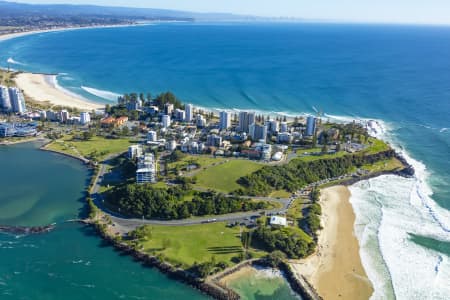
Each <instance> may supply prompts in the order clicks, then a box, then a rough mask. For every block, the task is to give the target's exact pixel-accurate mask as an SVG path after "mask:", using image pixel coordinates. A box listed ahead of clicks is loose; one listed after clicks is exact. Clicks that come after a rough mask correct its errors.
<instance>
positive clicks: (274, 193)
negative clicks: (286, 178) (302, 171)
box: [269, 190, 291, 198]
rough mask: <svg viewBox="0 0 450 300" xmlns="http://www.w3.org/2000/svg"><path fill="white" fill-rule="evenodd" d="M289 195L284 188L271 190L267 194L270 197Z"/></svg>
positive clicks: (286, 196) (287, 196)
mask: <svg viewBox="0 0 450 300" xmlns="http://www.w3.org/2000/svg"><path fill="white" fill-rule="evenodd" d="M290 196H291V193H289V192H288V191H284V190H278V191H273V192H272V193H270V195H269V197H272V198H289V197H290Z"/></svg>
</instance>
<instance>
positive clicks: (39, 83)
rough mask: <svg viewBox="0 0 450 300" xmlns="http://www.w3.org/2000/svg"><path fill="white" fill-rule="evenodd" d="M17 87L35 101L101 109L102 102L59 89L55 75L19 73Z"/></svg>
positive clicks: (85, 109)
mask: <svg viewBox="0 0 450 300" xmlns="http://www.w3.org/2000/svg"><path fill="white" fill-rule="evenodd" d="M15 82H16V85H17V87H19V88H20V89H21V90H23V91H24V93H25V95H26V96H28V97H30V98H32V99H33V100H35V101H40V102H50V103H51V104H53V105H59V106H66V107H75V108H77V109H79V110H84V111H91V110H93V109H101V108H103V107H104V105H102V104H96V103H92V102H89V101H88V100H86V99H83V98H81V97H78V96H77V95H76V94H72V93H69V92H66V91H64V90H63V89H60V88H59V87H58V86H57V85H56V78H55V75H44V74H33V73H20V74H18V75H17V76H16V78H15Z"/></svg>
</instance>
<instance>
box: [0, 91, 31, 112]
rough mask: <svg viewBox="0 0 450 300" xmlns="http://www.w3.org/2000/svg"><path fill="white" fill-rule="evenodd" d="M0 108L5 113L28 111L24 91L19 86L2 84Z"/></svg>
mask: <svg viewBox="0 0 450 300" xmlns="http://www.w3.org/2000/svg"><path fill="white" fill-rule="evenodd" d="M0 109H1V111H3V112H4V113H19V114H24V113H26V111H27V107H26V103H25V98H24V96H23V93H22V92H21V91H20V90H19V89H18V88H15V87H6V86H3V85H0Z"/></svg>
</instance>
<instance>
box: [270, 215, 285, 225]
mask: <svg viewBox="0 0 450 300" xmlns="http://www.w3.org/2000/svg"><path fill="white" fill-rule="evenodd" d="M270 225H272V226H273V225H275V226H283V227H286V226H287V220H286V218H285V217H280V216H272V217H270Z"/></svg>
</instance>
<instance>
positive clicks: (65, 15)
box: [0, 1, 263, 26]
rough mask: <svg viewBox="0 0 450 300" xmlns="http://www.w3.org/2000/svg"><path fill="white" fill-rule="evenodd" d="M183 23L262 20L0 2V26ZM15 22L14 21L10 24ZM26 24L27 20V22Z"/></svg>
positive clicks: (237, 16)
mask: <svg viewBox="0 0 450 300" xmlns="http://www.w3.org/2000/svg"><path fill="white" fill-rule="evenodd" d="M52 19H53V20H55V21H58V20H59V21H61V20H63V19H65V20H68V21H70V20H72V21H73V20H78V21H81V20H109V21H112V20H127V21H138V20H144V21H145V20H185V21H194V20H197V21H209V20H214V21H240V20H242V21H249V20H263V18H259V17H253V16H241V15H233V14H226V13H195V12H186V11H176V10H165V9H152V8H131V7H107V6H95V5H69V4H24V3H16V2H7V1H0V26H8V25H9V26H13V25H19V24H12V23H11V22H13V23H16V22H17V21H19V20H29V21H32V20H46V21H49V20H52ZM13 20H15V21H13ZM27 22H28V21H27Z"/></svg>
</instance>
